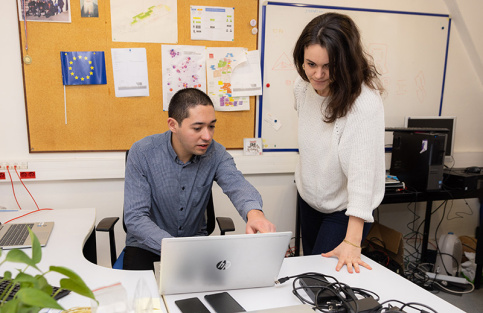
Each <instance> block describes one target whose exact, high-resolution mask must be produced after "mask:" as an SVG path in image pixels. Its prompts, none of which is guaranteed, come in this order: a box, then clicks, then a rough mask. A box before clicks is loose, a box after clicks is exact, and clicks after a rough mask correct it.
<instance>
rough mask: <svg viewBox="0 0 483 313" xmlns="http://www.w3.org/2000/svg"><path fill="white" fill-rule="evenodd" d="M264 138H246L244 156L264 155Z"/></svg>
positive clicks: (244, 140)
mask: <svg viewBox="0 0 483 313" xmlns="http://www.w3.org/2000/svg"><path fill="white" fill-rule="evenodd" d="M262 153H263V147H262V138H244V139H243V154H244V155H262Z"/></svg>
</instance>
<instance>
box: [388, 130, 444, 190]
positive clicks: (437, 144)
mask: <svg viewBox="0 0 483 313" xmlns="http://www.w3.org/2000/svg"><path fill="white" fill-rule="evenodd" d="M445 149H446V134H442V133H424V132H412V131H395V132H394V137H393V144H392V158H391V169H390V174H391V175H395V176H397V177H398V178H399V180H400V181H402V182H404V183H405V184H406V186H407V187H408V188H410V189H415V190H418V191H431V190H439V189H441V187H442V183H443V167H444V155H445Z"/></svg>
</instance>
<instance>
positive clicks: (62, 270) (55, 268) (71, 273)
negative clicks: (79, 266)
mask: <svg viewBox="0 0 483 313" xmlns="http://www.w3.org/2000/svg"><path fill="white" fill-rule="evenodd" d="M49 270H50V271H51V272H56V273H59V274H62V275H64V276H67V277H69V278H70V279H73V280H74V281H79V282H82V283H83V282H84V281H83V280H82V278H80V276H79V275H77V274H76V273H75V272H74V271H73V270H71V269H68V268H66V267H63V266H53V265H52V266H51V267H49Z"/></svg>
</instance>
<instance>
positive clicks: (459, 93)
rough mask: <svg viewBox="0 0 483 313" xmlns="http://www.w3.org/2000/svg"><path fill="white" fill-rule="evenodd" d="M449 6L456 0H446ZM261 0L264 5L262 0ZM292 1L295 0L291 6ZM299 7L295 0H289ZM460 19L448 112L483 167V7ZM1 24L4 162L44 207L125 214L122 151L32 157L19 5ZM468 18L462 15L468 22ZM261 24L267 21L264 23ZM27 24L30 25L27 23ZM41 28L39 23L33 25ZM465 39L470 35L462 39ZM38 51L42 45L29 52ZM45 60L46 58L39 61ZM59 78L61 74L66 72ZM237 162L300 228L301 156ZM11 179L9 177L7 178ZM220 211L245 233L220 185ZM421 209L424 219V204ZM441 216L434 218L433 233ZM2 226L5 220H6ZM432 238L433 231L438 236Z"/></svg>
mask: <svg viewBox="0 0 483 313" xmlns="http://www.w3.org/2000/svg"><path fill="white" fill-rule="evenodd" d="M447 1H449V0H447ZM261 2H262V1H261ZM286 2H289V1H286ZM290 2H294V1H290ZM314 2H317V3H323V4H327V5H338V6H350V7H361V5H362V4H361V3H360V2H359V1H354V0H345V1H335V0H331V1H314ZM452 3H454V4H456V5H457V6H458V8H459V10H460V12H461V16H454V20H453V29H452V32H451V40H450V47H449V60H448V70H447V78H446V88H445V95H444V104H443V108H444V110H443V115H456V116H457V117H458V123H457V129H456V138H455V164H454V165H455V166H456V167H465V166H470V165H479V166H483V140H482V137H481V134H483V123H481V118H482V117H483V105H482V103H481V99H483V87H482V82H481V81H480V80H479V76H478V75H477V72H475V70H474V67H475V66H474V64H473V63H472V60H471V59H470V55H469V54H468V52H467V49H466V48H465V42H464V41H465V40H462V36H461V35H460V33H459V31H461V30H460V28H461V26H459V25H462V24H461V23H462V22H464V23H465V24H466V26H467V28H468V32H469V35H470V36H469V38H470V39H471V40H472V41H473V42H474V45H475V47H476V50H477V51H479V53H478V55H477V58H478V60H479V62H481V60H482V59H483V58H482V52H481V51H483V38H481V36H478V34H479V31H480V30H481V29H482V27H483V22H481V20H480V19H479V16H478V12H482V11H483V3H481V2H480V1H477V0H471V1H462V0H461V1H456V2H452ZM364 6H365V7H368V8H376V9H391V10H405V11H420V12H433V13H445V14H448V13H450V14H451V12H449V11H448V8H447V7H446V4H445V1H443V0H428V1H417V0H397V1H383V0H367V1H364ZM2 8H3V14H2V18H1V19H0V29H1V30H2V31H1V33H0V42H1V46H2V51H1V57H0V69H1V73H2V74H1V75H0V164H1V163H2V162H6V161H9V162H10V161H26V162H28V163H29V169H31V170H34V171H36V174H37V177H38V178H37V179H36V180H35V181H26V185H27V187H28V188H29V190H30V192H31V193H32V195H33V196H34V197H35V199H36V201H37V203H38V204H39V205H40V207H42V208H53V209H69V208H85V207H95V208H96V209H97V221H99V220H100V219H101V218H103V217H106V216H119V215H120V214H121V212H122V202H123V200H122V198H123V164H124V161H123V158H124V156H123V153H120V152H112V153H108V152H102V153H34V154H31V153H29V148H28V135H27V127H26V116H25V103H24V96H23V81H22V69H21V56H20V48H19V47H20V43H19V36H18V33H19V24H18V22H17V11H16V3H15V1H12V0H10V1H5V3H4V4H3V6H2ZM461 17H462V18H461ZM259 22H260V21H259ZM22 27H23V26H22ZM29 27H35V23H33V22H31V23H29ZM464 38H465V37H464V36H463V39H464ZM30 48H31V49H36V48H41V47H30ZM33 62H39V60H33ZM59 75H60V73H59ZM232 154H233V155H234V157H235V160H236V162H237V164H238V166H239V168H240V169H241V170H242V172H243V173H244V174H245V175H246V177H247V179H248V180H249V181H250V182H251V183H252V184H253V185H255V187H257V188H258V190H259V191H260V193H261V194H262V196H263V199H264V204H265V205H264V209H265V212H266V214H267V216H268V218H269V219H270V220H272V221H273V222H274V223H275V224H276V225H277V228H278V229H279V230H292V231H293V230H294V223H295V222H294V221H295V218H294V216H295V212H294V208H295V198H296V190H295V186H294V182H293V170H294V168H295V162H296V160H297V155H296V154H294V153H272V154H265V155H264V156H263V157H260V158H259V157H244V156H243V155H242V153H241V152H240V151H232ZM7 178H8V175H7ZM14 182H15V184H14V186H15V191H16V195H17V198H18V200H19V203H20V205H21V206H22V208H23V209H27V210H32V209H35V205H34V204H33V201H32V200H31V198H30V196H29V195H28V193H27V192H26V191H25V190H24V189H23V187H22V185H21V184H20V183H19V182H18V179H14ZM214 195H215V207H216V208H217V211H218V213H217V214H218V215H225V216H231V217H233V218H234V219H235V222H236V226H237V232H243V231H244V223H243V222H242V221H241V219H240V218H239V217H238V216H237V213H236V211H235V210H234V209H233V206H232V205H231V203H230V202H229V200H228V199H227V197H226V196H224V195H223V194H222V192H221V190H220V188H219V187H217V186H215V188H214ZM468 204H469V206H470V207H471V208H472V210H473V211H474V213H473V216H467V215H464V214H463V215H462V216H463V217H462V218H458V219H452V220H447V219H446V218H445V220H444V221H443V223H442V226H441V227H440V232H439V233H442V232H446V231H448V230H452V231H454V232H456V233H457V234H459V235H471V234H472V233H473V232H474V228H475V226H476V223H477V218H476V217H477V216H478V203H477V201H476V200H474V199H473V200H468ZM0 206H4V207H7V208H10V209H12V208H16V202H15V200H14V197H13V194H12V188H11V186H10V183H9V182H8V179H7V180H5V181H0ZM469 206H467V205H466V203H465V202H464V201H463V200H458V201H454V203H453V210H452V212H451V213H450V216H449V218H452V217H453V216H454V212H458V211H462V212H468V210H469V209H468V208H469ZM420 207H421V208H420V209H418V212H419V213H420V215H423V211H422V210H423V208H424V206H423V205H420ZM440 217H441V216H438V213H436V214H435V215H434V217H433V218H434V222H433V223H432V225H433V229H434V228H435V226H436V224H437V222H436V221H438V220H439V218H440ZM380 218H381V221H382V223H384V224H386V225H388V226H390V227H393V228H395V229H397V230H399V231H401V232H403V233H407V232H408V229H407V228H406V224H407V223H408V222H409V221H411V219H412V214H410V213H409V211H408V209H407V208H406V205H386V206H383V207H382V209H381V210H380ZM0 221H1V215H0ZM116 232H117V239H118V241H117V245H118V247H119V248H120V247H122V246H123V240H124V238H125V236H124V234H123V231H122V230H121V227H120V225H118V228H117V229H116ZM431 234H434V232H433V231H432V233H431ZM107 250H108V249H107V237H106V236H104V235H100V236H98V252H99V261H100V263H101V264H103V265H108V264H109V257H108V253H107Z"/></svg>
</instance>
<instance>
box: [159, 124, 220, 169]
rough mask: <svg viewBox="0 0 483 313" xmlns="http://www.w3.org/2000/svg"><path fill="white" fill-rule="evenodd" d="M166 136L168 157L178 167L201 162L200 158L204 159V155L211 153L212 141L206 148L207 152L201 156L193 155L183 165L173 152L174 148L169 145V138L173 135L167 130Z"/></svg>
mask: <svg viewBox="0 0 483 313" xmlns="http://www.w3.org/2000/svg"><path fill="white" fill-rule="evenodd" d="M167 136H168V140H167V141H168V152H169V155H170V157H171V158H172V159H173V160H174V161H175V162H176V163H178V164H180V165H188V164H190V163H197V162H199V161H200V160H201V158H204V157H206V155H207V154H208V153H209V152H210V151H211V149H212V146H213V141H212V143H211V144H210V146H209V147H208V150H207V151H206V153H205V154H203V155H194V156H193V157H192V158H191V160H189V161H188V162H187V163H186V164H185V163H183V162H182V161H181V160H180V159H179V158H178V155H177V154H176V151H174V148H173V144H172V143H171V137H172V136H173V133H172V132H171V131H170V130H168V131H167Z"/></svg>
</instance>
